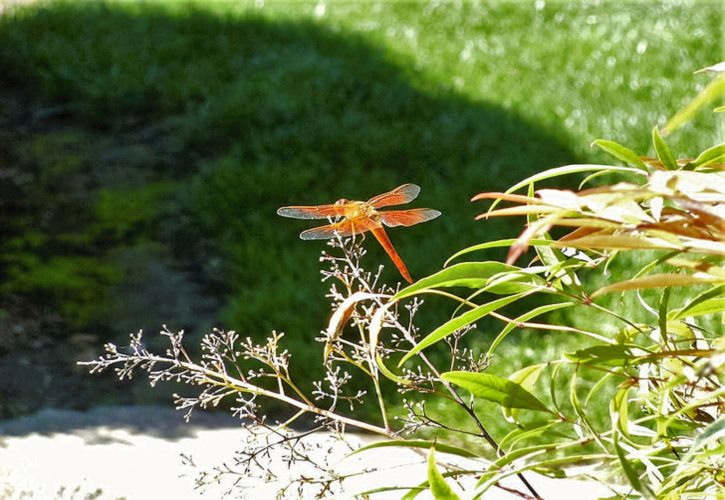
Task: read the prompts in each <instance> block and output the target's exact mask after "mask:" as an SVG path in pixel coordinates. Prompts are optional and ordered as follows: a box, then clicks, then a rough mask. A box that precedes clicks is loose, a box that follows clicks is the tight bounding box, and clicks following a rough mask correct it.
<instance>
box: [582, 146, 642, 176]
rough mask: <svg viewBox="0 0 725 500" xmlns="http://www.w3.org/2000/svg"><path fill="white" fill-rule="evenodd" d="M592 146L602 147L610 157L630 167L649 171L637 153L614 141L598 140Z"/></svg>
mask: <svg viewBox="0 0 725 500" xmlns="http://www.w3.org/2000/svg"><path fill="white" fill-rule="evenodd" d="M592 145H594V146H598V147H600V148H601V149H603V150H604V151H606V152H607V153H609V154H610V155H612V156H614V157H615V158H617V159H619V160H622V161H623V162H625V163H628V164H629V165H632V166H633V167H637V168H640V169H642V170H647V167H646V166H645V164H644V162H643V161H642V160H640V159H639V156H637V153H635V152H634V151H632V150H631V149H629V148H626V147H624V146H622V145H621V144H618V143H616V142H614V141H608V140H606V139H597V140H596V141H594V142H592Z"/></svg>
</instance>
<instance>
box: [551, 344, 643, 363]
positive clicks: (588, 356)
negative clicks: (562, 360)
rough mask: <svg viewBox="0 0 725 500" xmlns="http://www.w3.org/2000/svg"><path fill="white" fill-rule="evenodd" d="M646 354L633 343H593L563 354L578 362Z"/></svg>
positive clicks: (602, 360) (598, 361)
mask: <svg viewBox="0 0 725 500" xmlns="http://www.w3.org/2000/svg"><path fill="white" fill-rule="evenodd" d="M645 354H647V352H646V351H644V350H643V349H642V348H640V347H639V346H636V345H634V344H613V345H595V346H592V347H588V348H586V349H580V350H578V351H575V352H573V353H566V354H565V356H566V357H567V358H568V359H570V360H572V361H578V362H580V363H590V362H592V361H593V362H595V363H603V362H611V361H621V360H633V359H635V358H637V357H638V356H642V355H645Z"/></svg>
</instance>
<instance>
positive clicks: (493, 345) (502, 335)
mask: <svg viewBox="0 0 725 500" xmlns="http://www.w3.org/2000/svg"><path fill="white" fill-rule="evenodd" d="M574 305H576V304H575V303H574V302H559V303H557V304H548V305H545V306H539V307H537V308H535V309H532V310H531V311H528V312H525V313H524V314H522V315H521V316H519V317H517V318H515V319H514V320H513V321H512V322H511V323H509V324H507V325H506V326H505V327H504V328H503V329H502V330H501V331H500V332H499V334H498V335H496V338H494V339H493V342H491V345H490V346H489V348H488V352H487V353H486V357H489V356H491V355H492V354H493V351H494V350H495V349H496V347H498V345H499V344H500V343H501V342H503V340H504V339H505V338H506V337H507V336H508V334H509V333H510V332H511V331H512V330H513V329H514V328H516V327H517V326H518V325H519V324H520V323H523V322H525V321H528V320H530V319H532V318H535V317H537V316H541V315H542V314H546V313H548V312H551V311H555V310H557V309H563V308H565V307H571V306H574Z"/></svg>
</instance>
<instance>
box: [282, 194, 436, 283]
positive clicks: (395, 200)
mask: <svg viewBox="0 0 725 500" xmlns="http://www.w3.org/2000/svg"><path fill="white" fill-rule="evenodd" d="M419 193H420V187H419V186H416V185H415V184H403V185H402V186H398V187H397V188H395V189H393V190H392V191H388V192H387V193H383V194H379V195H377V196H373V197H372V198H370V199H369V200H368V201H351V200H347V199H345V198H342V199H340V200H337V201H336V202H335V203H332V204H329V205H316V206H293V207H282V208H280V209H279V210H277V214H278V215H281V216H282V217H291V218H293V219H330V220H334V222H332V223H331V224H327V225H325V226H320V227H316V228H313V229H308V230H307V231H303V232H302V233H301V234H300V238H302V239H303V240H329V239H332V238H336V237H341V238H344V237H348V236H355V235H358V234H360V235H362V234H365V233H366V232H368V231H370V232H371V233H372V234H373V236H375V239H377V240H378V242H379V243H380V244H381V245H382V247H383V249H384V250H385V252H386V253H387V254H388V256H389V257H390V259H391V260H392V261H393V263H394V264H395V267H397V268H398V271H400V274H401V275H402V276H403V278H405V280H406V281H407V282H408V283H413V278H412V277H411V276H410V272H408V268H407V267H405V263H404V262H403V259H401V258H400V255H398V252H396V251H395V247H393V244H392V242H391V241H390V238H389V237H388V233H387V232H386V231H385V226H387V227H398V226H405V227H408V226H413V225H415V224H420V223H421V222H427V221H429V220H433V219H435V218H436V217H438V216H439V215H440V214H441V213H440V212H439V211H438V210H433V209H432V208H413V209H408V210H386V211H380V210H379V209H380V208H385V207H390V206H394V205H403V204H405V203H410V202H411V201H413V200H414V199H415V198H416V197H417V196H418V194H419Z"/></svg>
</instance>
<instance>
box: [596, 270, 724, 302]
mask: <svg viewBox="0 0 725 500" xmlns="http://www.w3.org/2000/svg"><path fill="white" fill-rule="evenodd" d="M723 281H724V279H723V278H716V277H714V276H708V275H697V276H696V275H692V274H677V273H662V274H650V275H649V276H643V277H642V278H635V279H631V280H627V281H620V282H619V283H614V284H612V285H609V286H605V287H604V288H600V289H599V290H597V291H596V292H594V293H593V294H592V295H591V297H592V298H594V297H598V296H600V295H604V294H606V293H610V292H621V291H625V290H641V289H644V288H662V287H671V286H690V285H707V284H711V283H721V282H723Z"/></svg>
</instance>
